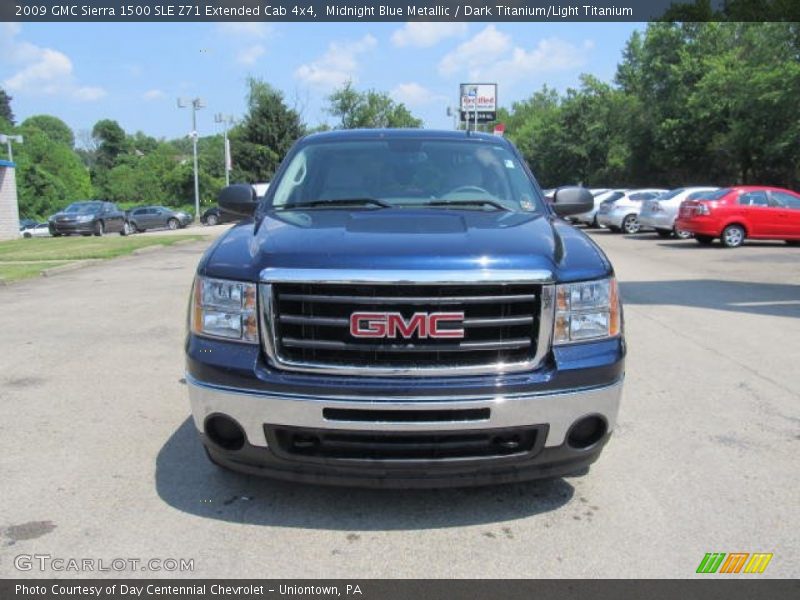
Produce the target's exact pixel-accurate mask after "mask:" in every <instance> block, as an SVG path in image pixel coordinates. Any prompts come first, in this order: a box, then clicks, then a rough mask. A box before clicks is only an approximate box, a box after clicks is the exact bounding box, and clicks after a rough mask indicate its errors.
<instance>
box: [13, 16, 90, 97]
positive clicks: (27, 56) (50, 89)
mask: <svg viewBox="0 0 800 600" xmlns="http://www.w3.org/2000/svg"><path fill="white" fill-rule="evenodd" d="M0 31H2V36H0V55H2V56H3V58H4V59H5V62H8V63H10V64H12V65H16V66H17V71H16V72H15V73H14V74H13V75H11V76H10V77H8V78H7V79H5V80H4V81H3V82H2V86H3V87H4V88H5V89H7V90H8V91H11V92H17V93H30V94H45V95H56V94H58V95H61V96H66V97H71V98H73V99H75V100H79V101H84V102H92V101H95V100H99V99H100V98H102V97H103V96H105V95H106V91H105V90H104V89H103V88H100V87H97V86H81V85H79V84H78V82H77V81H76V79H75V76H74V74H73V65H72V61H71V60H70V58H69V57H68V56H67V55H66V54H64V53H63V52H59V51H58V50H53V49H52V48H45V47H42V46H37V45H35V44H31V43H30V42H24V41H21V40H19V39H17V36H18V35H19V33H20V32H21V31H22V28H21V27H20V26H19V24H18V23H2V24H0Z"/></svg>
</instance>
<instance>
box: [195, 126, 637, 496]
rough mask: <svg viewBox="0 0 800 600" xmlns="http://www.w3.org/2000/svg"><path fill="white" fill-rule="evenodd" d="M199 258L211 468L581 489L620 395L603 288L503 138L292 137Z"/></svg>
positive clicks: (200, 388) (198, 397) (586, 252)
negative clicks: (578, 479)
mask: <svg viewBox="0 0 800 600" xmlns="http://www.w3.org/2000/svg"><path fill="white" fill-rule="evenodd" d="M219 204H220V206H221V207H223V208H224V209H225V210H228V211H231V212H234V213H237V214H240V215H242V216H244V217H249V218H246V219H245V220H244V221H243V222H241V223H240V224H238V225H236V226H235V227H232V228H231V229H230V230H229V231H228V232H227V233H226V234H224V235H223V236H221V237H220V238H218V239H217V240H216V242H215V243H214V244H213V245H212V246H211V247H210V248H209V249H208V251H207V252H206V253H205V255H204V256H203V258H202V260H201V261H200V264H199V266H198V269H197V274H196V277H195V280H194V284H193V287H192V292H191V299H190V306H189V316H188V334H187V338H186V346H185V350H186V356H187V376H186V381H187V384H188V388H189V397H190V401H191V407H192V413H193V418H194V423H195V425H196V427H197V430H198V432H199V434H200V437H201V439H202V442H203V444H204V446H205V449H206V453H207V455H208V457H209V458H210V460H211V461H212V462H213V463H215V464H217V465H220V466H223V467H227V468H230V469H234V470H237V471H241V472H245V473H249V474H257V475H265V476H269V477H275V478H284V479H292V480H299V481H306V482H320V483H335V484H344V485H368V486H384V487H420V486H446V485H469V484H491V483H501V482H509V481H518V480H524V479H532V478H538V477H557V476H561V475H566V474H572V473H575V472H580V471H583V470H585V468H586V467H587V466H588V465H589V464H591V463H592V462H594V461H595V460H596V459H597V457H598V456H599V454H600V452H601V450H602V448H603V446H604V445H605V444H606V442H607V441H608V439H609V437H610V435H611V432H612V430H613V428H614V423H615V419H616V416H617V410H618V406H619V402H620V395H621V392H622V385H623V378H624V356H625V341H624V338H623V325H622V308H621V305H620V299H619V294H618V290H617V283H616V280H615V278H614V271H613V269H612V266H611V264H610V263H609V261H608V259H607V258H606V256H605V255H604V254H603V252H602V251H601V250H600V248H598V247H597V245H596V244H595V243H594V242H593V241H592V240H591V239H589V238H588V237H587V236H586V235H584V234H583V233H582V232H580V231H578V230H576V229H574V228H573V227H572V226H570V225H569V224H568V223H566V222H565V221H564V220H563V219H562V218H560V217H562V216H565V215H569V214H576V213H581V212H585V211H586V210H589V209H590V208H591V207H592V206H593V199H592V196H591V194H590V193H589V192H588V190H585V189H582V188H560V189H558V190H557V191H556V192H555V194H554V197H553V200H552V203H549V202H546V201H545V199H544V197H543V195H542V192H541V189H540V187H539V185H538V184H537V182H536V180H535V178H534V176H533V174H532V173H531V172H530V170H529V168H528V166H527V164H526V163H525V161H524V160H523V159H522V158H521V156H520V155H519V153H518V152H517V150H516V149H515V148H514V146H513V145H512V144H511V143H510V142H509V141H507V140H506V139H504V138H502V137H498V136H493V135H485V134H476V133H467V132H459V131H449V132H434V131H427V130H363V131H362V130H353V131H338V132H330V133H322V134H315V135H311V136H308V137H305V138H303V139H302V140H300V141H299V142H297V143H296V144H295V146H294V147H293V148H292V150H291V151H290V152H289V153H288V155H287V156H286V158H285V160H284V161H283V163H282V164H281V166H280V168H279V169H278V172H277V173H276V175H275V177H274V179H273V181H272V184H271V185H270V187H269V190H268V192H267V194H266V195H265V196H264V197H263V198H257V197H256V195H255V194H254V192H253V188H252V187H251V186H249V185H232V186H229V187H227V188H225V189H224V190H223V191H222V192H221V193H220V197H219Z"/></svg>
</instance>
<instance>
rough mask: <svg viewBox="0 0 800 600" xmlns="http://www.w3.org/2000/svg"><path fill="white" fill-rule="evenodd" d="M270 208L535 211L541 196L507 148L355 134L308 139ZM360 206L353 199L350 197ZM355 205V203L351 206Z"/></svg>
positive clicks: (538, 206)
mask: <svg viewBox="0 0 800 600" xmlns="http://www.w3.org/2000/svg"><path fill="white" fill-rule="evenodd" d="M273 187H274V189H275V193H274V195H273V197H272V207H273V208H277V209H279V208H286V209H289V208H293V207H297V206H302V205H310V204H314V206H316V207H320V206H325V203H326V202H330V203H331V204H330V206H340V207H342V206H348V202H347V201H348V200H353V201H358V203H359V207H363V208H368V209H376V208H381V207H384V206H390V207H423V206H438V207H441V206H442V205H444V204H445V203H448V204H449V203H452V204H453V206H454V207H455V208H461V209H473V210H498V209H503V210H513V211H528V212H530V211H536V210H540V209H541V207H542V200H541V199H540V197H539V194H538V192H537V191H536V189H535V188H534V185H533V182H532V181H531V180H530V178H529V177H528V176H527V175H526V173H525V171H524V169H523V167H522V165H521V164H520V163H519V161H518V160H517V158H516V156H514V154H512V153H511V152H510V151H509V150H508V149H507V148H505V147H502V146H496V145H489V144H482V143H476V142H474V141H467V140H464V141H460V140H413V139H412V140H408V139H402V140H353V141H346V142H342V141H337V142H328V143H316V144H309V145H307V146H305V147H304V148H301V149H300V150H299V151H298V152H297V153H296V154H295V155H294V156H293V157H292V158H291V160H290V163H289V165H288V166H287V168H286V170H285V171H284V172H283V175H282V177H281V178H280V181H278V182H276V183H273ZM353 204H355V203H353ZM353 204H350V206H352V205H353Z"/></svg>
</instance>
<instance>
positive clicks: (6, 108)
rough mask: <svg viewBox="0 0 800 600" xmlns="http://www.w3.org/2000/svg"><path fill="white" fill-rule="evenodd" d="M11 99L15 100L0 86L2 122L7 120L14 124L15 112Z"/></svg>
mask: <svg viewBox="0 0 800 600" xmlns="http://www.w3.org/2000/svg"><path fill="white" fill-rule="evenodd" d="M11 100H13V98H12V97H11V96H9V95H8V94H7V93H6V91H5V90H4V89H3V88H0V122H1V121H3V120H5V121H8V123H10V124H11V125H13V124H14V113H13V112H12V110H11Z"/></svg>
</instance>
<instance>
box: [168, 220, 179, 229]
mask: <svg viewBox="0 0 800 600" xmlns="http://www.w3.org/2000/svg"><path fill="white" fill-rule="evenodd" d="M167 227H169V228H170V229H171V230H173V231H175V230H176V229H177V228H178V219H170V220H169V221H167Z"/></svg>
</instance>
